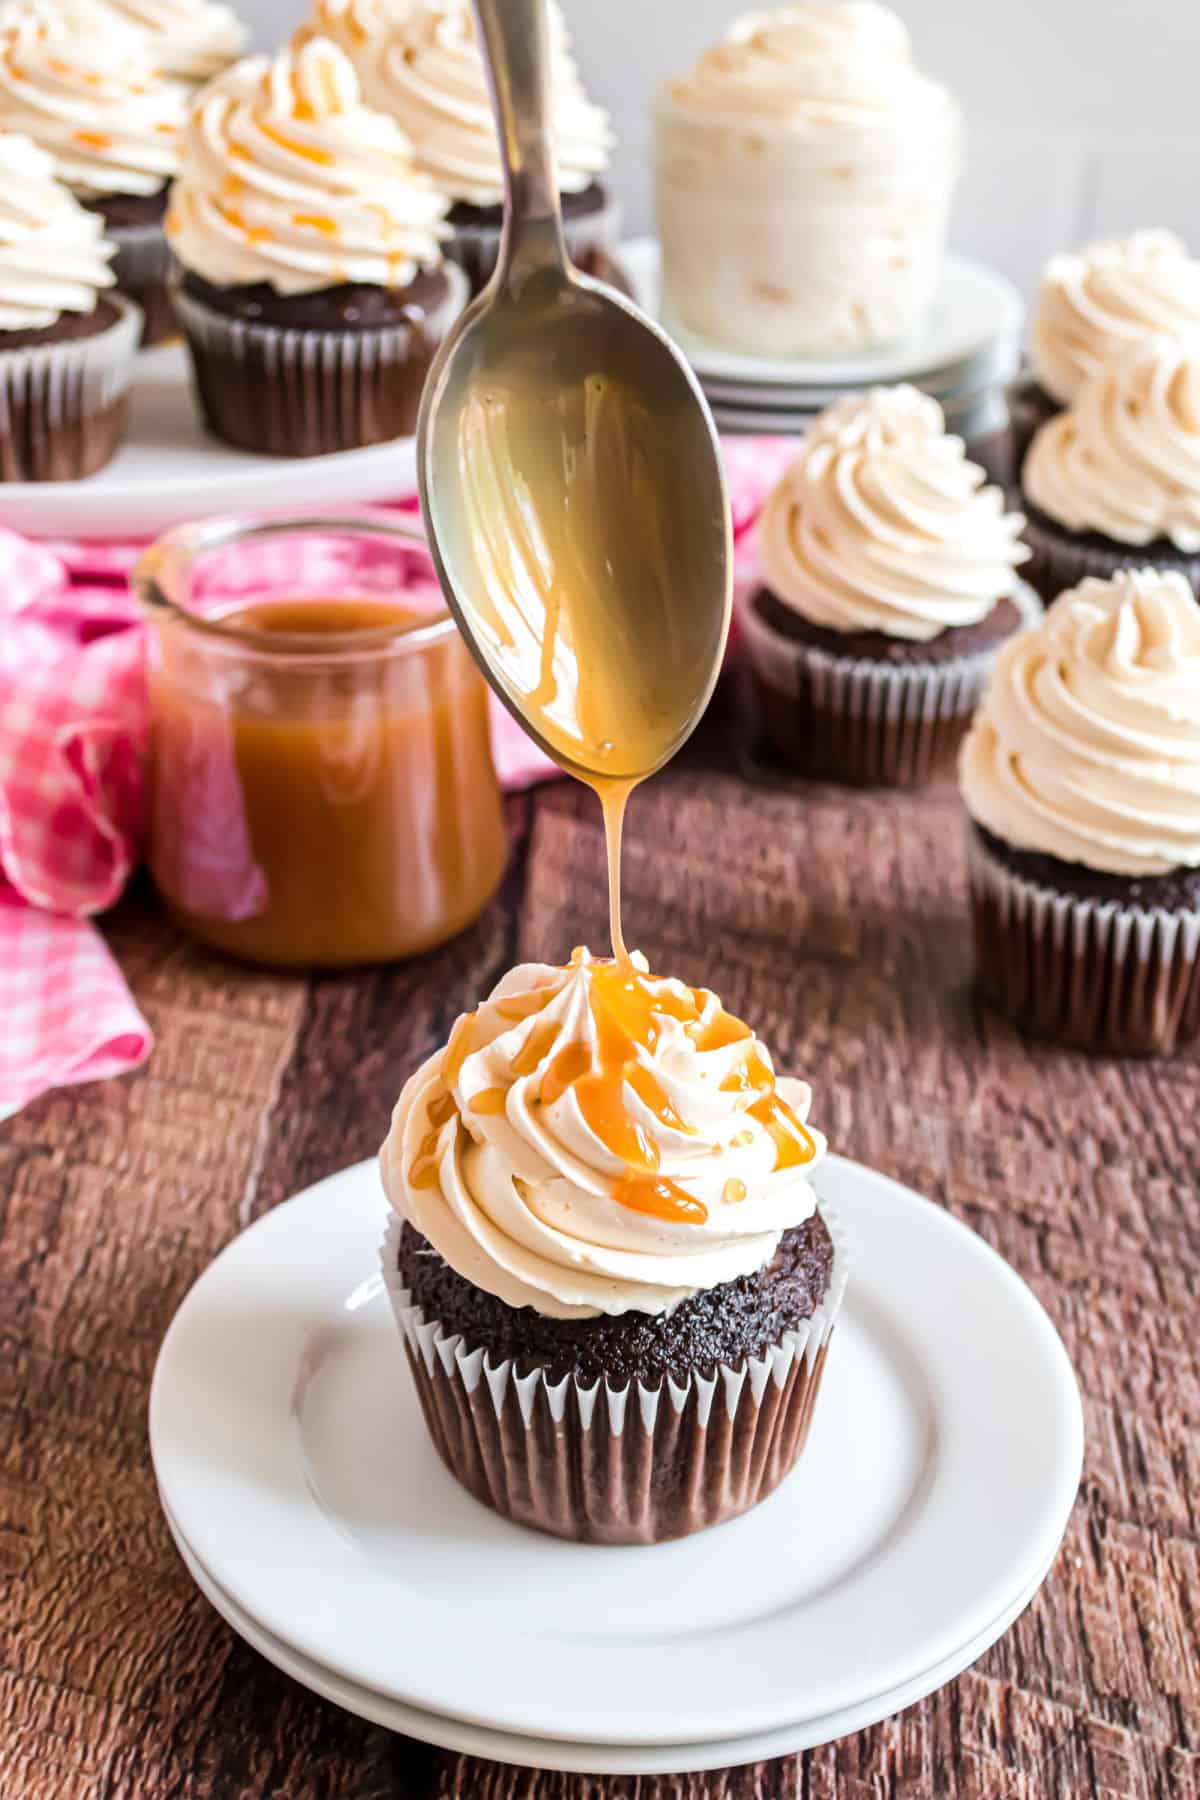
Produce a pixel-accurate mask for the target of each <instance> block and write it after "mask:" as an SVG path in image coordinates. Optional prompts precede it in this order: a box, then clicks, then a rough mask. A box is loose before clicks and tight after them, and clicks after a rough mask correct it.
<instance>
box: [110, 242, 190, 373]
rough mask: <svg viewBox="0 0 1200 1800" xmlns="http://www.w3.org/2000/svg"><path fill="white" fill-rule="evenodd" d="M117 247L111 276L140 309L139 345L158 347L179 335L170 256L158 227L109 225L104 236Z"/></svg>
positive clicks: (118, 287)
mask: <svg viewBox="0 0 1200 1800" xmlns="http://www.w3.org/2000/svg"><path fill="white" fill-rule="evenodd" d="M104 235H105V236H106V237H107V238H108V239H109V240H110V241H111V242H112V243H114V244H115V245H116V246H117V254H116V256H115V257H114V258H113V264H112V267H113V274H114V275H115V276H116V278H117V289H118V291H119V292H120V293H122V294H125V295H126V296H127V297H128V298H129V299H130V300H133V301H135V302H136V303H137V305H138V306H140V307H141V309H142V344H143V346H148V345H150V344H161V343H163V342H164V341H165V340H166V339H167V338H170V337H175V336H177V335H178V332H179V326H178V323H177V321H176V318H175V309H174V307H173V306H172V304H171V289H170V273H171V252H170V250H169V249H168V247H167V240H166V235H165V234H164V232H163V228H162V226H161V224H152V225H150V224H148V225H110V226H107V227H106V228H105V234H104Z"/></svg>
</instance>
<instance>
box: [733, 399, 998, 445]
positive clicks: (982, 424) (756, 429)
mask: <svg viewBox="0 0 1200 1800" xmlns="http://www.w3.org/2000/svg"><path fill="white" fill-rule="evenodd" d="M710 404H711V408H712V416H713V420H714V422H715V424H716V426H717V429H718V431H725V432H732V433H734V434H742V435H745V436H750V437H759V436H767V437H776V436H779V437H802V436H803V435H804V433H805V432H806V431H807V430H808V428H809V426H810V425H811V424H812V422H813V420H814V419H815V418H816V416H817V415H816V413H815V412H786V411H782V410H774V409H770V408H767V407H740V406H722V405H720V404H719V403H718V402H717V401H715V400H714V401H712V402H710ZM1007 423H1008V406H1007V403H1006V401H1005V399H1004V396H1003V394H999V393H995V394H987V395H985V396H984V397H983V398H982V399H981V400H974V401H972V402H971V404H970V406H969V407H965V408H963V409H962V410H961V411H958V410H955V409H950V408H948V409H947V411H946V429H947V431H951V432H954V433H956V434H957V436H959V437H962V438H966V439H967V440H968V441H970V440H971V439H972V438H980V437H985V436H990V434H991V433H992V432H993V431H1002V430H1003V429H1004V427H1005V425H1007Z"/></svg>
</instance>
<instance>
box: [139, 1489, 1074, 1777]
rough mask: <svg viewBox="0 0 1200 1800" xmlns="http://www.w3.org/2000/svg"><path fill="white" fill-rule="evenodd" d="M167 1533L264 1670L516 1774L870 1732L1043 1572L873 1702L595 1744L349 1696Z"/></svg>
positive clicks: (661, 1770) (963, 1660)
mask: <svg viewBox="0 0 1200 1800" xmlns="http://www.w3.org/2000/svg"><path fill="white" fill-rule="evenodd" d="M167 1525H168V1527H169V1528H170V1531H171V1535H172V1537H173V1538H174V1539H175V1544H176V1548H177V1549H178V1551H179V1554H180V1556H181V1557H182V1558H183V1561H184V1563H185V1565H186V1567H187V1570H188V1573H189V1574H190V1575H191V1577H192V1579H193V1581H194V1582H195V1583H196V1586H197V1587H198V1588H199V1589H200V1591H201V1593H202V1594H204V1595H205V1596H206V1598H207V1599H208V1600H209V1601H210V1602H211V1604H212V1605H213V1606H214V1607H215V1608H216V1610H217V1612H219V1613H220V1614H221V1616H222V1618H224V1619H225V1620H226V1622H227V1623H228V1624H230V1625H232V1627H233V1629H234V1630H235V1631H236V1632H237V1633H238V1635H239V1636H240V1637H243V1638H245V1640H246V1642H247V1643H248V1644H250V1645H251V1646H252V1648H254V1649H255V1650H257V1651H258V1652H259V1654H260V1655H262V1656H265V1657H266V1659H267V1661H268V1662H271V1663H274V1664H275V1666H276V1668H279V1669H282V1670H283V1672H284V1673H285V1674H286V1675H290V1676H292V1677H293V1679H294V1680H296V1681H299V1682H302V1683H303V1685H304V1686H305V1687H307V1688H311V1689H312V1691H313V1693H315V1694H320V1695H321V1696H322V1697H323V1698H324V1699H326V1700H332V1701H333V1702H334V1703H335V1705H337V1706H341V1707H344V1708H345V1710H346V1711H347V1712H351V1713H355V1714H356V1715H357V1716H358V1717H359V1718H362V1719H369V1720H370V1721H371V1723H372V1724H374V1725H382V1726H384V1727H386V1729H387V1730H389V1731H400V1732H403V1733H404V1734H405V1735H406V1736H408V1737H415V1738H420V1739H421V1740H422V1742H424V1743H427V1744H437V1745H439V1746H440V1747H441V1748H442V1749H443V1750H457V1751H461V1752H463V1753H464V1754H466V1755H468V1756H485V1757H490V1758H491V1759H492V1760H493V1761H495V1762H507V1763H517V1764H519V1765H520V1766H522V1767H525V1768H534V1769H559V1770H563V1771H566V1772H568V1773H575V1774H585V1775H679V1774H685V1773H689V1772H691V1771H693V1770H698V1769H723V1768H735V1767H737V1766H738V1765H739V1764H741V1763H749V1762H760V1761H762V1760H764V1759H765V1758H767V1757H771V1756H789V1755H791V1754H792V1753H793V1752H794V1751H797V1750H811V1749H813V1748H814V1747H815V1746H817V1745H819V1744H830V1743H833V1742H834V1741H835V1740H836V1739H837V1738H841V1737H847V1736H849V1734H850V1733H851V1732H854V1731H863V1730H865V1729H866V1727H867V1726H868V1725H876V1724H878V1722H879V1721H880V1719H888V1718H891V1716H892V1714H893V1713H898V1712H902V1711H903V1709H904V1708H905V1707H906V1706H912V1705H914V1704H915V1703H916V1702H917V1701H918V1700H922V1699H924V1697H925V1695H926V1694H932V1693H933V1692H934V1690H935V1689H936V1688H939V1687H943V1686H944V1685H945V1683H946V1682H947V1681H952V1680H953V1679H954V1677H955V1676H956V1675H959V1674H961V1673H962V1671H963V1670H964V1669H966V1668H969V1667H970V1665H971V1664H972V1663H973V1662H976V1661H977V1660H978V1659H979V1657H981V1656H982V1655H983V1653H984V1651H985V1650H988V1649H990V1648H991V1646H992V1645H993V1644H994V1643H995V1642H996V1640H997V1638H999V1637H1002V1636H1003V1635H1004V1633H1005V1632H1006V1631H1007V1630H1008V1629H1009V1627H1010V1626H1011V1625H1012V1624H1013V1622H1014V1620H1016V1619H1017V1618H1018V1616H1019V1615H1020V1614H1021V1613H1023V1612H1024V1610H1025V1608H1026V1607H1027V1606H1028V1604H1029V1602H1030V1601H1031V1600H1032V1599H1033V1596H1034V1594H1035V1593H1036V1592H1037V1590H1038V1588H1039V1587H1040V1586H1041V1584H1042V1581H1043V1580H1044V1579H1045V1576H1046V1574H1047V1573H1048V1572H1049V1565H1047V1568H1046V1569H1043V1570H1042V1571H1041V1572H1040V1573H1039V1575H1038V1577H1037V1579H1036V1580H1035V1581H1034V1582H1033V1583H1032V1584H1031V1586H1030V1588H1029V1589H1028V1591H1027V1592H1026V1593H1025V1594H1023V1595H1022V1596H1021V1598H1020V1599H1019V1600H1018V1601H1017V1602H1016V1604H1015V1605H1014V1606H1012V1607H1010V1608H1009V1610H1008V1611H1007V1612H1006V1613H1004V1614H1003V1615H1002V1616H1001V1617H1000V1618H999V1619H997V1620H996V1621H995V1622H994V1624H992V1625H990V1626H989V1627H988V1629H987V1630H986V1631H985V1632H983V1633H981V1635H980V1636H979V1637H978V1638H975V1639H973V1640H972V1641H971V1643H969V1644H964V1645H963V1647H962V1649H961V1650H960V1651H958V1652H957V1653H956V1654H955V1655H954V1656H953V1657H950V1658H948V1659H947V1660H946V1661H945V1662H943V1663H939V1664H938V1665H937V1666H936V1667H935V1668H932V1669H927V1670H926V1671H925V1672H924V1674H922V1675H920V1676H918V1677H917V1678H916V1679H915V1680H914V1681H912V1682H907V1683H905V1685H904V1686H903V1687H899V1688H892V1689H891V1690H890V1691H889V1692H888V1693H886V1694H877V1695H875V1697H874V1698H873V1699H871V1700H866V1701H864V1702H863V1703H862V1704H861V1705H859V1706H857V1707H849V1708H846V1709H844V1710H843V1711H841V1712H834V1713H826V1714H824V1715H823V1717H821V1718H819V1719H805V1720H803V1721H802V1722H801V1723H798V1724H795V1725H785V1726H783V1727H782V1728H781V1729H780V1730H778V1731H771V1732H758V1733H754V1734H752V1735H751V1736H749V1737H740V1738H717V1739H715V1740H714V1739H709V1740H708V1741H706V1742H703V1743H698V1744H693V1743H684V1744H638V1745H628V1746H627V1745H623V1744H601V1745H597V1744H588V1743H582V1742H575V1741H573V1740H572V1739H570V1738H548V1737H518V1736H516V1735H514V1734H513V1733H512V1732H503V1731H490V1730H488V1728H487V1727H486V1726H484V1725H470V1724H468V1723H466V1721H465V1720H462V1719H455V1718H451V1717H448V1716H447V1715H445V1714H442V1713H430V1712H422V1711H421V1710H420V1709H419V1708H417V1707H413V1706H405V1705H404V1704H403V1703H402V1702H401V1701H399V1700H389V1699H388V1698H386V1696H384V1695H383V1694H376V1693H374V1692H373V1691H372V1690H371V1689H370V1688H364V1687H356V1686H355V1685H354V1684H353V1683H352V1682H348V1681H346V1680H344V1679H343V1678H342V1677H341V1676H339V1675H337V1674H335V1673H334V1672H333V1670H331V1669H326V1668H324V1667H323V1666H322V1665H321V1664H320V1663H316V1662H313V1661H312V1660H311V1659H310V1658H309V1657H306V1656H302V1655H301V1654H300V1652H299V1651H298V1650H293V1649H291V1648H290V1647H289V1646H288V1645H287V1644H285V1643H283V1642H282V1640H281V1639H279V1638H277V1637H273V1636H272V1635H271V1633H270V1632H269V1631H265V1630H264V1629H263V1627H262V1626H261V1625H258V1624H256V1623H255V1621H254V1620H253V1619H252V1618H250V1617H249V1615H248V1614H247V1613H244V1612H243V1611H242V1609H241V1608H240V1607H239V1606H238V1604H237V1602H236V1601H235V1600H232V1599H230V1597H229V1595H228V1594H227V1593H226V1592H225V1591H224V1589H223V1588H222V1587H221V1585H220V1583H219V1582H218V1581H215V1580H214V1579H213V1577H212V1576H211V1575H210V1574H209V1572H208V1571H207V1569H205V1568H204V1566H203V1564H202V1563H201V1562H200V1561H199V1559H198V1558H197V1556H196V1554H195V1552H194V1551H193V1550H192V1549H191V1547H190V1546H189V1544H188V1542H187V1540H186V1538H185V1537H184V1535H183V1533H182V1532H181V1531H180V1529H179V1526H178V1525H177V1524H176V1523H175V1521H174V1520H173V1519H172V1518H171V1515H170V1513H169V1512H168V1513H167ZM1052 1560H1053V1559H1052Z"/></svg>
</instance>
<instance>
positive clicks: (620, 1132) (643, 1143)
mask: <svg viewBox="0 0 1200 1800" xmlns="http://www.w3.org/2000/svg"><path fill="white" fill-rule="evenodd" d="M589 1004H590V1007H591V1012H592V1018H593V1020H594V1022H595V1026H596V1060H597V1062H598V1063H599V1065H600V1066H599V1068H598V1069H594V1070H589V1072H588V1073H587V1074H585V1075H581V1076H580V1077H579V1078H578V1079H577V1080H576V1082H575V1096H576V1099H577V1100H578V1102H579V1110H580V1112H581V1113H582V1114H583V1117H584V1119H585V1121H586V1122H587V1124H588V1126H589V1127H590V1129H591V1130H592V1131H593V1132H594V1134H595V1135H596V1137H598V1138H599V1140H600V1142H601V1143H602V1144H603V1145H604V1147H605V1149H606V1150H609V1151H611V1153H612V1155H613V1156H615V1157H617V1158H618V1159H619V1160H620V1161H621V1162H623V1163H625V1164H626V1165H627V1166H628V1167H629V1168H630V1169H638V1170H642V1171H645V1172H648V1173H650V1174H653V1173H654V1172H655V1170H657V1168H658V1164H659V1155H658V1146H657V1144H655V1143H654V1141H653V1139H652V1138H649V1137H648V1136H647V1135H646V1133H645V1131H644V1130H643V1128H642V1126H641V1125H640V1123H639V1122H638V1120H636V1119H635V1118H632V1117H631V1116H630V1112H629V1108H628V1106H627V1105H626V1102H625V1084H626V1082H628V1084H629V1086H630V1087H631V1088H632V1089H633V1091H634V1093H635V1094H636V1095H637V1097H638V1099H639V1100H640V1101H641V1102H642V1104H643V1106H645V1107H646V1108H647V1110H648V1111H649V1112H651V1113H652V1114H653V1115H654V1117H655V1118H656V1119H657V1120H658V1121H659V1123H660V1124H662V1125H665V1126H667V1127H668V1129H672V1130H676V1131H681V1130H682V1131H686V1130H687V1129H688V1127H687V1126H686V1125H685V1124H684V1123H683V1120H682V1119H681V1118H680V1116H679V1114H678V1113H677V1112H676V1110H675V1107H674V1106H673V1105H672V1103H671V1099H670V1096H669V1095H668V1094H667V1092H666V1090H665V1089H664V1088H663V1086H662V1084H661V1083H660V1082H659V1080H658V1079H657V1077H656V1076H655V1075H654V1074H653V1073H652V1071H651V1070H649V1069H648V1068H646V1067H645V1065H644V1064H643V1063H640V1062H639V1061H638V1058H637V1051H638V1049H639V1048H640V1049H643V1050H646V1051H648V1052H651V1053H653V1051H654V1049H655V1047H656V1045H657V1044H658V1040H659V1026H658V1022H657V1019H658V1016H661V1015H662V1014H663V1013H667V1014H669V1015H670V1016H672V1017H675V1018H683V1017H686V1016H688V1003H687V1002H686V1001H684V1000H682V999H681V998H680V997H679V996H678V995H675V994H673V993H672V992H671V991H670V989H668V988H665V987H664V988H662V989H660V990H659V992H658V993H652V992H651V991H650V989H649V987H648V986H647V984H646V983H645V982H644V981H643V980H642V979H641V977H640V976H639V975H638V973H637V972H636V970H634V969H633V968H632V967H631V966H630V965H628V964H622V963H619V962H614V963H598V964H596V965H594V967H593V969H592V983H591V993H590V995H589Z"/></svg>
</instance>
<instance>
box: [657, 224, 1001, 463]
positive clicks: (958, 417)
mask: <svg viewBox="0 0 1200 1800" xmlns="http://www.w3.org/2000/svg"><path fill="white" fill-rule="evenodd" d="M621 258H622V261H623V263H624V266H625V268H626V269H627V270H628V272H629V274H630V278H631V283H632V285H633V286H634V289H635V292H636V297H637V300H638V303H639V304H640V305H641V306H642V307H644V308H645V310H646V311H647V312H649V313H650V314H651V315H652V316H653V317H655V318H657V319H659V320H660V322H661V323H662V324H663V325H665V326H666V328H667V330H668V331H669V332H670V333H671V336H672V337H673V338H674V339H675V341H676V343H677V344H678V345H679V347H680V349H681V350H683V352H684V354H685V355H686V357H687V359H688V361H689V362H690V363H691V365H692V367H693V369H694V370H695V372H696V375H697V377H698V379H699V381H700V385H701V387H702V388H703V389H704V392H705V395H706V397H707V399H708V402H709V405H710V406H711V407H712V411H713V417H714V418H715V420H716V422H717V425H718V426H719V427H720V429H721V430H722V431H731V432H754V433H764V434H779V435H782V436H788V435H792V434H799V433H801V432H803V431H805V430H806V429H807V427H808V425H809V423H810V422H811V420H812V419H813V418H814V417H815V415H816V414H817V413H818V412H820V411H821V410H822V409H823V408H824V407H826V406H829V405H830V404H831V403H832V402H833V401H834V400H837V399H840V398H841V396H842V395H843V394H848V393H854V392H859V391H862V390H864V389H866V388H869V387H875V386H877V385H881V384H886V383H892V382H898V381H908V382H911V383H912V384H913V385H914V386H915V387H919V388H923V389H924V391H925V392H926V393H928V394H932V395H933V397H934V399H935V400H937V401H938V403H939V405H940V406H941V407H942V410H943V411H944V413H945V415H946V425H947V429H948V430H950V431H953V432H956V433H957V434H958V435H959V436H960V437H964V438H966V439H967V440H968V441H971V440H975V439H979V438H982V437H987V436H990V434H991V433H992V432H994V431H998V430H1001V429H1002V428H1003V426H1004V424H1005V423H1006V420H1007V412H1006V408H1005V402H1004V390H1005V388H1006V386H1007V385H1008V383H1009V382H1010V381H1011V380H1012V377H1013V376H1014V375H1015V374H1016V372H1017V368H1018V366H1019V364H1020V346H1021V330H1022V326H1023V324H1024V318H1025V309H1024V305H1023V303H1022V300H1021V296H1020V294H1019V293H1018V292H1017V290H1016V288H1015V287H1014V286H1013V285H1012V283H1011V282H1009V281H1006V280H1005V278H1004V277H1003V276H1002V275H998V274H997V273H996V272H995V271H994V270H992V269H989V268H987V267H986V266H985V265H984V264H983V263H979V262H974V261H972V260H971V258H969V257H965V256H956V255H950V256H947V258H946V264H945V269H944V272H943V275H942V283H941V287H940V288H939V290H938V293H937V297H936V299H935V301H934V304H933V306H932V307H931V309H930V311H929V314H928V316H927V318H926V319H925V321H924V323H923V324H922V326H921V328H920V330H919V331H917V332H915V333H914V334H913V336H912V337H911V338H908V339H907V340H906V341H905V342H904V343H901V344H895V345H892V346H890V347H889V348H887V349H884V350H872V351H866V352H862V353H860V354H858V355H855V356H842V357H836V358H835V357H827V358H814V357H777V356H752V355H750V354H748V353H745V352H741V351H736V350H726V349H722V348H721V347H720V346H719V345H715V344H710V343H706V342H705V341H704V340H703V339H702V338H698V337H696V336H694V335H693V334H692V333H691V332H689V331H688V330H687V329H686V327H684V326H683V325H681V324H680V323H679V322H678V320H676V319H674V318H673V317H672V316H671V312H670V309H669V308H668V307H666V306H665V305H664V304H663V303H662V301H661V298H660V291H659V252H658V245H657V243H656V242H655V240H654V239H653V238H635V239H633V240H632V241H631V242H630V243H628V244H626V245H625V246H624V247H623V248H622V251H621Z"/></svg>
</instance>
